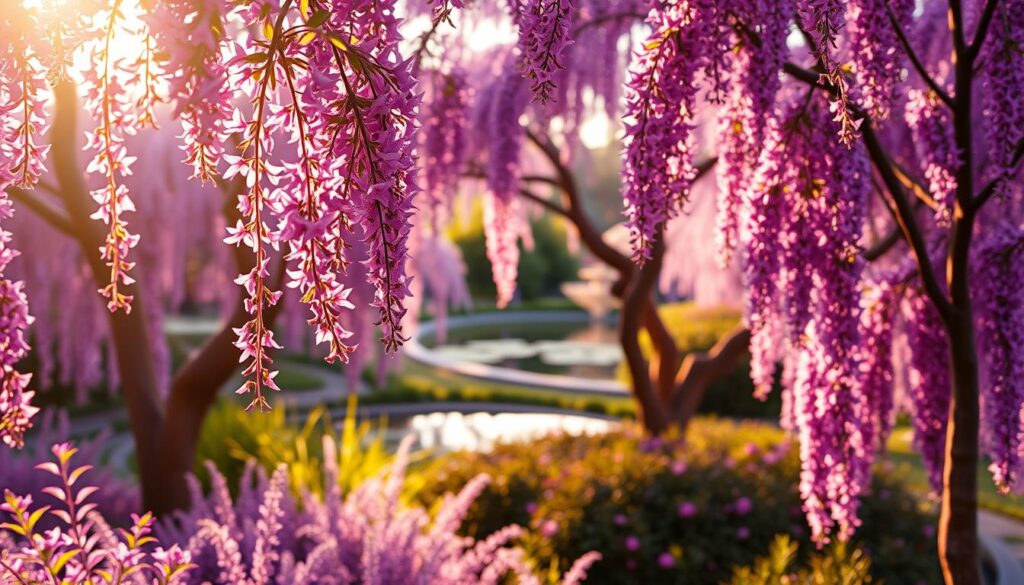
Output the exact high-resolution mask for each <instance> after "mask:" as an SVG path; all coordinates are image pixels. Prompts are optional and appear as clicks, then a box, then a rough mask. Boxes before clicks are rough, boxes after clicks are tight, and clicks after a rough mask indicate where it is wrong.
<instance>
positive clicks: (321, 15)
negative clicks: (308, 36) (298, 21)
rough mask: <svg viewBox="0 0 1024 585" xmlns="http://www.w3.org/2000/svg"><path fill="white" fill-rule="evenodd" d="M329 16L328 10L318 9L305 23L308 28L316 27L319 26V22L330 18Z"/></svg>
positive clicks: (321, 22)
mask: <svg viewBox="0 0 1024 585" xmlns="http://www.w3.org/2000/svg"><path fill="white" fill-rule="evenodd" d="M330 17H331V13H330V12H328V11H326V10H318V11H317V12H316V14H314V15H313V16H310V17H309V22H307V23H306V24H308V25H309V27H310V28H316V27H318V26H320V25H321V24H323V23H325V22H327V19H328V18H330Z"/></svg>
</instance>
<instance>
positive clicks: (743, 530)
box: [736, 526, 750, 540]
mask: <svg viewBox="0 0 1024 585" xmlns="http://www.w3.org/2000/svg"><path fill="white" fill-rule="evenodd" d="M736 538H738V539H740V540H746V539H748V538H750V529H749V528H747V527H746V526H740V527H739V528H737V529H736Z"/></svg>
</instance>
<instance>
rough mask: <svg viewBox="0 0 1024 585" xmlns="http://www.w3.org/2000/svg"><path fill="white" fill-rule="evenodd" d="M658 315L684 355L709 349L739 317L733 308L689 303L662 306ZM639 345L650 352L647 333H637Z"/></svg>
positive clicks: (733, 325) (738, 313)
mask: <svg viewBox="0 0 1024 585" xmlns="http://www.w3.org/2000/svg"><path fill="white" fill-rule="evenodd" d="M658 315H660V316H661V320H662V321H663V322H664V323H665V327H667V328H668V331H669V333H671V334H672V337H673V339H675V340H676V345H678V346H679V348H680V349H682V351H684V352H690V351H704V350H707V349H710V348H711V346H713V345H714V344H715V343H716V342H717V341H718V339H719V338H720V337H721V336H722V335H724V334H725V333H726V332H728V331H729V330H730V329H732V328H733V327H735V326H736V325H738V324H739V322H740V319H741V317H742V315H741V314H740V312H739V311H738V310H737V309H735V308H734V307H725V306H718V307H702V306H699V305H697V304H696V303H691V302H687V303H672V304H668V305H662V306H660V307H658ZM640 344H641V346H643V348H644V351H649V348H650V344H651V338H650V336H648V335H647V332H646V331H641V333H640Z"/></svg>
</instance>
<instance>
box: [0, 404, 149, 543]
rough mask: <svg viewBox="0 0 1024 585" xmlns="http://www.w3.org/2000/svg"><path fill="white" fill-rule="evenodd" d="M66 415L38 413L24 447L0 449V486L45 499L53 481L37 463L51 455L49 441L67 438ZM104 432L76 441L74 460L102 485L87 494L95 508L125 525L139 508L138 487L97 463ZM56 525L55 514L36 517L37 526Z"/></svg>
mask: <svg viewBox="0 0 1024 585" xmlns="http://www.w3.org/2000/svg"><path fill="white" fill-rule="evenodd" d="M69 426H70V425H69V424H68V420H67V417H66V416H65V415H64V414H63V413H62V412H61V413H58V411H54V410H49V411H46V412H45V413H44V414H43V415H42V416H41V421H40V423H39V424H37V425H36V428H35V430H34V431H33V432H34V434H33V435H32V437H31V440H30V441H28V442H26V443H25V447H24V448H22V449H21V450H18V451H15V450H13V449H0V489H4V490H10V491H11V492H13V493H15V494H18V495H21V496H28V497H31V498H32V499H33V500H34V501H36V502H41V501H44V500H48V499H49V496H46V490H47V488H49V487H50V485H51V484H52V479H53V478H52V477H51V476H50V474H49V473H47V472H46V471H44V470H42V469H39V468H38V467H37V464H38V463H39V462H40V461H44V460H46V459H48V458H49V457H50V445H54V444H57V443H64V442H65V441H67V440H68V439H69V436H70V432H69V431H70V429H69ZM104 445H105V435H104V434H101V435H99V436H97V437H95V438H93V439H91V440H88V441H81V442H78V443H77V444H76V445H75V446H76V448H77V453H76V454H75V461H76V462H77V463H79V464H80V465H82V466H84V467H89V468H90V471H89V481H90V482H91V483H92V484H94V485H99V486H103V489H102V490H99V491H96V492H94V493H93V494H91V495H90V496H89V501H90V502H91V503H92V504H93V505H94V506H95V509H96V512H97V513H99V514H100V515H101V516H102V517H103V519H104V520H105V521H106V522H107V523H109V524H111V525H113V526H127V525H128V524H130V523H131V521H132V519H131V514H132V513H133V512H137V511H138V510H139V509H141V506H140V503H139V493H138V491H139V490H138V488H137V487H136V486H134V485H132V484H131V483H130V482H129V481H127V480H125V479H122V478H121V477H119V476H118V475H117V474H116V473H114V472H113V471H111V470H110V469H109V468H106V467H104V466H102V465H100V461H101V456H102V452H103V447H104ZM56 525H57V522H56V518H55V517H53V516H52V515H49V514H48V515H45V516H43V517H42V518H40V519H39V523H38V526H37V527H38V528H40V529H50V528H53V527H54V526H56Z"/></svg>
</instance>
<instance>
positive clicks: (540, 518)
mask: <svg viewBox="0 0 1024 585" xmlns="http://www.w3.org/2000/svg"><path fill="white" fill-rule="evenodd" d="M799 469H800V462H799V458H798V454H797V449H796V448H795V447H794V445H792V444H791V443H790V442H789V440H787V439H786V438H785V436H784V435H783V433H782V432H781V431H780V430H779V429H778V428H776V427H773V426H771V425H768V424H764V423H753V422H743V423H737V422H730V421H724V420H715V419H706V418H700V419H697V420H696V421H694V423H693V426H692V427H691V429H690V431H689V432H688V434H687V439H686V443H685V445H683V443H682V440H681V438H680V437H678V436H671V435H670V436H666V437H665V438H663V439H645V438H644V437H643V435H642V434H641V433H640V432H639V431H638V430H637V429H635V428H633V427H626V428H624V429H623V430H622V431H619V432H613V433H609V434H606V435H597V436H582V437H572V436H565V435H555V436H550V437H548V438H546V439H543V440H540V441H535V442H529V443H521V444H509V445H503V446H499V447H497V448H496V449H495V450H494V451H493V452H491V453H487V454H475V453H458V454H452V455H449V456H446V457H445V458H443V459H439V460H437V461H435V462H434V463H432V464H431V465H430V466H429V467H427V468H425V469H424V470H423V471H422V473H423V474H424V475H425V477H426V479H425V481H424V486H425V487H424V488H423V490H422V491H421V492H420V494H419V495H418V496H417V497H418V498H419V501H420V502H422V503H424V504H426V503H429V502H432V501H434V500H435V499H436V498H437V496H438V494H440V493H443V492H445V491H448V490H451V489H452V488H453V486H459V485H462V484H463V483H464V482H465V481H467V480H468V479H469V478H471V477H473V476H475V475H476V474H478V473H487V474H489V475H491V476H492V477H493V478H494V481H493V482H492V483H491V484H490V485H489V486H488V487H487V489H486V490H485V491H484V492H483V493H482V494H481V496H480V498H479V499H478V500H477V503H476V504H475V505H474V506H473V507H471V508H470V512H469V515H468V517H467V521H466V528H465V530H466V534H468V535H470V536H473V537H475V538H485V537H486V536H487V535H489V534H493V533H494V532H496V531H497V530H499V529H500V528H501V527H502V526H505V525H507V524H510V523H515V524H520V525H524V526H530V527H532V528H533V529H534V530H533V532H532V533H531V535H530V536H529V537H527V538H526V539H525V540H524V542H523V547H524V549H525V550H526V551H527V553H528V554H529V555H530V557H531V558H532V559H533V560H534V561H535V562H536V563H537V564H538V565H541V566H551V565H554V566H565V563H566V560H567V559H573V558H576V557H577V556H579V554H581V552H582V551H586V550H591V549H593V550H600V551H601V553H602V555H603V556H604V560H603V561H602V563H601V570H600V571H599V572H598V573H597V574H595V575H593V576H592V578H591V582H592V583H610V584H611V583H614V584H618V583H650V584H657V583H678V582H688V583H691V582H696V583H717V582H720V581H722V580H725V579H728V578H729V576H730V575H731V567H734V566H745V565H748V564H750V563H752V562H754V560H755V558H756V557H757V555H758V554H761V553H763V552H764V551H766V550H767V549H768V547H769V545H770V543H771V541H772V539H773V538H774V537H775V535H777V534H779V533H786V534H789V535H791V536H792V537H793V538H794V539H795V540H797V541H798V542H800V543H801V544H802V545H808V546H807V548H808V549H810V548H812V547H810V546H809V544H810V540H809V537H810V531H809V530H808V528H807V525H806V521H805V519H804V517H803V512H802V509H801V501H800V495H799V492H798V490H797V488H796V484H797V477H798V476H799V473H800V471H799ZM930 512H931V510H930V509H929V507H928V506H927V505H924V504H922V503H921V500H919V499H918V498H917V497H916V496H915V495H914V494H912V493H910V492H908V491H907V490H906V489H905V488H904V487H903V486H902V485H901V484H900V483H898V482H896V481H894V479H893V478H892V477H891V476H890V474H889V473H887V472H886V470H884V469H882V468H881V467H880V468H879V469H878V470H877V471H876V474H875V479H874V483H873V484H872V489H871V492H870V494H869V495H868V496H867V497H866V498H865V500H864V503H863V504H862V506H861V518H862V519H863V525H862V526H861V528H860V529H859V531H858V533H857V539H856V540H855V541H854V546H858V547H860V548H862V549H863V550H865V551H879V552H882V551H884V554H877V555H876V556H875V557H874V559H873V561H874V563H873V567H872V571H873V574H874V576H875V577H876V578H879V579H883V580H885V581H887V582H894V583H905V582H911V583H914V582H926V583H931V582H935V581H936V580H937V579H938V578H939V576H938V562H937V560H936V557H935V552H934V546H933V544H932V543H931V541H930V538H931V537H932V536H934V533H933V532H932V525H931V523H930V522H929V519H928V514H929V513H930Z"/></svg>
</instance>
